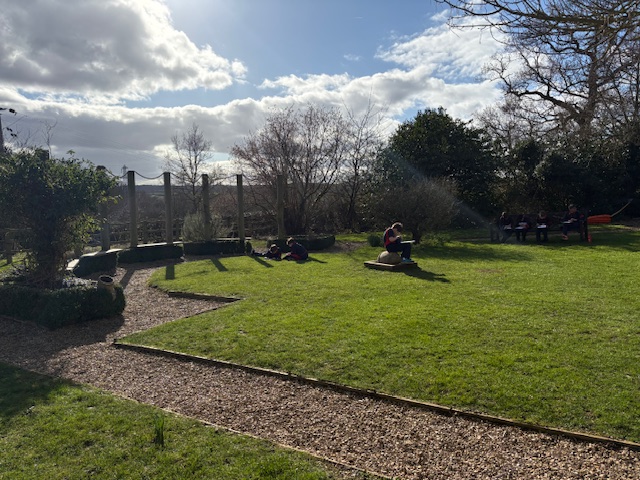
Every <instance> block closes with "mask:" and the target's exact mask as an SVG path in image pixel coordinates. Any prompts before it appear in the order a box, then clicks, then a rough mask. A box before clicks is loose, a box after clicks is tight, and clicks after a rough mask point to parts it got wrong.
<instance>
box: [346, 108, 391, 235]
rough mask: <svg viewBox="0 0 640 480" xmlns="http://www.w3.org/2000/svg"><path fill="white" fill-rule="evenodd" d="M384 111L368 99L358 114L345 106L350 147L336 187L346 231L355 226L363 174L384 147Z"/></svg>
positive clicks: (363, 181)
mask: <svg viewBox="0 0 640 480" xmlns="http://www.w3.org/2000/svg"><path fill="white" fill-rule="evenodd" d="M383 113H384V112H383V111H382V110H380V109H376V108H375V106H374V105H373V104H371V102H369V103H368V105H367V108H366V110H365V111H364V113H363V114H362V115H359V116H358V115H356V114H355V113H354V112H353V111H352V110H350V109H347V118H346V124H347V126H348V129H349V130H348V138H349V140H348V141H349V146H348V149H347V152H346V155H345V158H344V163H343V165H342V171H341V174H342V175H341V177H342V178H341V181H340V182H339V183H338V188H337V189H336V190H337V194H338V195H337V204H338V205H339V206H340V207H341V208H340V210H341V211H342V212H343V213H342V215H341V216H342V221H343V225H344V227H346V228H347V229H349V230H354V229H357V222H358V202H359V200H360V194H361V192H362V189H363V187H364V185H365V182H366V174H367V172H368V171H369V170H370V168H371V166H372V165H373V162H374V161H375V158H376V156H377V155H378V154H379V153H380V150H381V149H382V148H383V143H384V142H383V140H382V131H381V130H382V122H383V117H384V115H383Z"/></svg>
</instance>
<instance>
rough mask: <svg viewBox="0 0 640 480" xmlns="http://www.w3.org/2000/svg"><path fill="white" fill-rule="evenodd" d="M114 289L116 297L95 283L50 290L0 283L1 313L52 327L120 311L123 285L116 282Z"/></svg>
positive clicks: (123, 299) (106, 315) (122, 300)
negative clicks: (95, 285)
mask: <svg viewBox="0 0 640 480" xmlns="http://www.w3.org/2000/svg"><path fill="white" fill-rule="evenodd" d="M114 292H115V298H114V297H113V295H112V294H111V292H110V291H109V290H107V289H103V288H96V287H93V286H76V287H70V288H60V289H56V290H48V289H44V288H34V287H27V286H23V285H15V284H10V285H0V312H2V314H3V315H7V316H10V317H14V318H19V319H21V320H27V321H32V322H35V323H37V324H39V325H42V326H44V327H46V328H49V329H51V330H53V329H55V328H60V327H63V326H65V325H72V324H75V323H81V322H87V321H90V320H96V319H99V318H108V317H113V316H115V315H119V314H121V313H122V312H123V310H124V307H125V298H124V291H123V288H122V286H121V285H114Z"/></svg>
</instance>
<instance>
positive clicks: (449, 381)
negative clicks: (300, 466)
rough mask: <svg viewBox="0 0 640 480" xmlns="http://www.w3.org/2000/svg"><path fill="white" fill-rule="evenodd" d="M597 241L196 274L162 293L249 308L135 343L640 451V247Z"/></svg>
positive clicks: (465, 246) (608, 234)
mask: <svg viewBox="0 0 640 480" xmlns="http://www.w3.org/2000/svg"><path fill="white" fill-rule="evenodd" d="M593 237H594V241H593V243H578V242H577V239H576V237H575V235H574V236H573V237H572V239H571V241H570V242H568V243H566V242H561V241H560V240H559V239H558V240H556V239H552V242H551V243H549V244H546V245H536V244H535V243H533V244H532V243H529V244H487V243H469V242H467V243H463V242H449V243H447V244H445V245H443V246H435V247H427V248H420V249H416V250H415V251H414V254H413V257H414V259H416V260H417V261H418V262H419V265H420V269H419V270H406V271H403V272H388V271H378V270H369V269H366V268H364V267H363V262H364V261H365V260H370V259H375V257H376V255H377V253H378V252H379V248H371V247H368V246H365V247H362V248H359V249H357V250H355V251H353V252H349V253H312V255H311V257H312V260H311V261H308V262H305V263H300V264H298V263H293V262H281V263H276V262H267V261H263V260H261V259H257V258H252V257H233V258H220V259H214V260H203V261H198V262H193V263H186V264H182V265H178V266H175V267H170V268H166V269H161V270H159V271H158V272H156V274H155V275H154V277H153V278H152V282H153V283H154V284H155V285H158V286H159V287H161V288H165V289H171V290H182V291H190V292H201V293H211V294H217V295H228V296H236V297H242V298H243V299H244V300H242V301H240V302H236V303H234V304H232V305H230V306H227V307H225V308H222V309H220V310H218V311H214V312H209V313H205V314H202V315H199V316H196V317H192V318H188V319H183V320H179V321H176V322H173V323H171V324H167V325H164V326H161V327H157V328H155V329H152V330H150V331H147V332H143V333H139V334H135V335H132V336H131V337H129V338H127V339H125V340H124V341H125V342H130V343H138V344H145V345H151V346H155V347H160V348H166V349H170V350H175V351H181V352H186V353H191V354H197V355H203V356H207V357H211V358H217V359H222V360H228V361H233V362H238V363H242V364H247V365H254V366H260V367H266V368H272V369H277V370H282V371H287V372H293V373H296V374H299V375H304V376H309V377H316V378H321V379H326V380H331V381H334V382H339V383H343V384H347V385H352V386H357V387H362V388H367V389H375V390H378V391H383V392H387V393H392V394H397V395H400V396H405V397H410V398H414V399H418V400H425V401H430V402H437V403H440V404H444V405H450V406H454V407H458V408H463V409H467V410H471V411H480V412H485V413H490V414H494V415H499V416H502V417H509V418H512V419H517V420H522V421H527V422H534V423H537V424H542V425H547V426H554V427H560V428H568V429H572V430H580V431H585V432H592V433H597V434H601V435H607V436H611V437H616V438H620V439H629V440H633V441H640V420H639V418H640V400H639V399H638V388H639V387H640V361H639V360H640V322H639V319H638V311H639V309H640V295H639V294H640V284H639V282H638V280H637V271H638V265H639V261H638V249H639V248H640V234H638V233H633V232H627V231H622V232H620V231H617V230H616V231H614V230H612V229H601V230H600V231H594V232H593ZM354 240H355V239H354Z"/></svg>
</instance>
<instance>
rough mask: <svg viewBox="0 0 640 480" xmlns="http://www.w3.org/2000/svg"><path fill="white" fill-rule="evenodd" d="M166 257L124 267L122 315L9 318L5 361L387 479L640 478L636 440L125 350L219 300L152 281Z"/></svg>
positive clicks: (2, 335) (1, 334) (0, 338)
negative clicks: (545, 428) (442, 409)
mask: <svg viewBox="0 0 640 480" xmlns="http://www.w3.org/2000/svg"><path fill="white" fill-rule="evenodd" d="M158 266H159V264H144V265H137V266H127V267H126V269H123V268H119V269H118V270H117V272H116V278H117V280H118V281H120V282H121V283H122V285H123V286H124V287H125V292H126V296H127V307H126V309H125V312H124V315H123V317H121V318H115V319H106V320H100V321H96V322H92V323H89V324H85V325H78V326H72V327H67V328H63V329H60V330H57V331H53V332H50V331H47V330H43V329H40V328H38V327H34V326H33V325H30V324H26V323H22V322H17V321H14V320H11V319H7V318H2V317H0V361H2V362H6V363H9V364H12V365H16V366H19V367H23V368H26V369H29V370H32V371H36V372H40V373H44V374H48V375H53V376H57V377H61V378H66V379H70V380H73V381H75V382H80V383H86V384H91V385H94V386H96V387H98V388H101V389H104V390H106V391H109V392H113V393H115V394H117V395H121V396H124V397H127V398H131V399H134V400H137V401H139V402H142V403H147V404H151V405H156V406H158V407H161V408H164V409H168V410H171V411H174V412H177V413H180V414H183V415H187V416H189V417H193V418H197V419H200V420H203V421H206V422H209V423H212V424H215V425H218V426H221V427H224V428H228V429H231V430H234V431H238V432H243V433H247V434H251V435H254V436H258V437H261V438H265V439H268V440H271V441H274V442H277V443H279V444H282V445H285V446H289V447H293V448H296V449H300V450H304V451H306V452H309V453H311V454H313V455H317V456H320V457H323V458H328V459H331V460H334V461H336V462H340V463H342V464H346V465H350V466H353V467H357V468H359V469H365V470H368V471H371V472H376V473H378V474H382V475H385V476H389V477H398V478H403V479H422V478H428V479H447V480H454V479H563V480H564V479H596V478H602V479H605V478H606V479H634V478H640V452H638V451H633V450H629V449H627V448H620V447H615V446H609V445H606V444H592V443H587V442H581V441H575V440H571V439H567V438H562V437H558V436H554V435H548V434H542V433H535V432H531V431H524V430H521V429H519V428H515V427H510V426H500V425H493V424H489V423H485V422H481V421H475V420H472V419H467V418H461V417H455V416H453V417H450V416H445V415H441V414H437V413H433V412H430V411H426V410H424V409H421V408H415V407H411V406H406V405H398V404H394V403H390V402H386V401H382V400H376V399H372V398H368V397H366V396H360V395H357V394H349V393H340V392H337V391H334V390H332V389H326V388H321V387H316V386H311V385H306V384H302V383H300V382H295V381H288V380H285V379H280V378H276V377H273V376H266V375H262V374H258V373H252V372H248V371H243V370H237V369H231V368H225V367H222V366H214V365H204V364H202V363H198V362H191V361H183V360H179V359H176V358H167V357H163V356H157V355H149V354H145V353H140V352H135V351H129V350H124V349H118V348H115V347H114V346H113V345H112V342H113V340H114V339H115V338H121V337H123V336H125V335H127V334H129V333H132V332H134V331H140V330H144V329H147V328H150V327H152V326H154V325H158V324H161V323H164V322H168V321H171V320H174V319H177V318H181V317H185V316H190V315H194V314H196V313H199V312H202V311H205V310H208V309H211V308H212V306H213V307H215V306H217V305H212V304H211V302H207V301H203V300H188V299H181V298H173V297H168V296H167V295H165V294H163V293H162V292H160V291H158V290H156V289H152V288H149V287H147V280H148V278H149V276H150V275H151V273H152V272H153V270H154V269H156V268H158ZM345 476H349V473H348V472H345Z"/></svg>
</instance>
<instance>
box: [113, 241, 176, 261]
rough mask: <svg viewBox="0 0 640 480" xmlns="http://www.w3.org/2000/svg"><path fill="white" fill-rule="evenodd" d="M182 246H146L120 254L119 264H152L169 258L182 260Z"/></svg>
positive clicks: (123, 251)
mask: <svg viewBox="0 0 640 480" xmlns="http://www.w3.org/2000/svg"><path fill="white" fill-rule="evenodd" d="M183 255H184V250H183V249H182V246H181V245H164V244H160V245H145V246H141V247H135V248H130V249H128V250H122V251H120V252H118V263H140V262H152V261H154V260H165V259H167V258H182V256H183Z"/></svg>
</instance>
